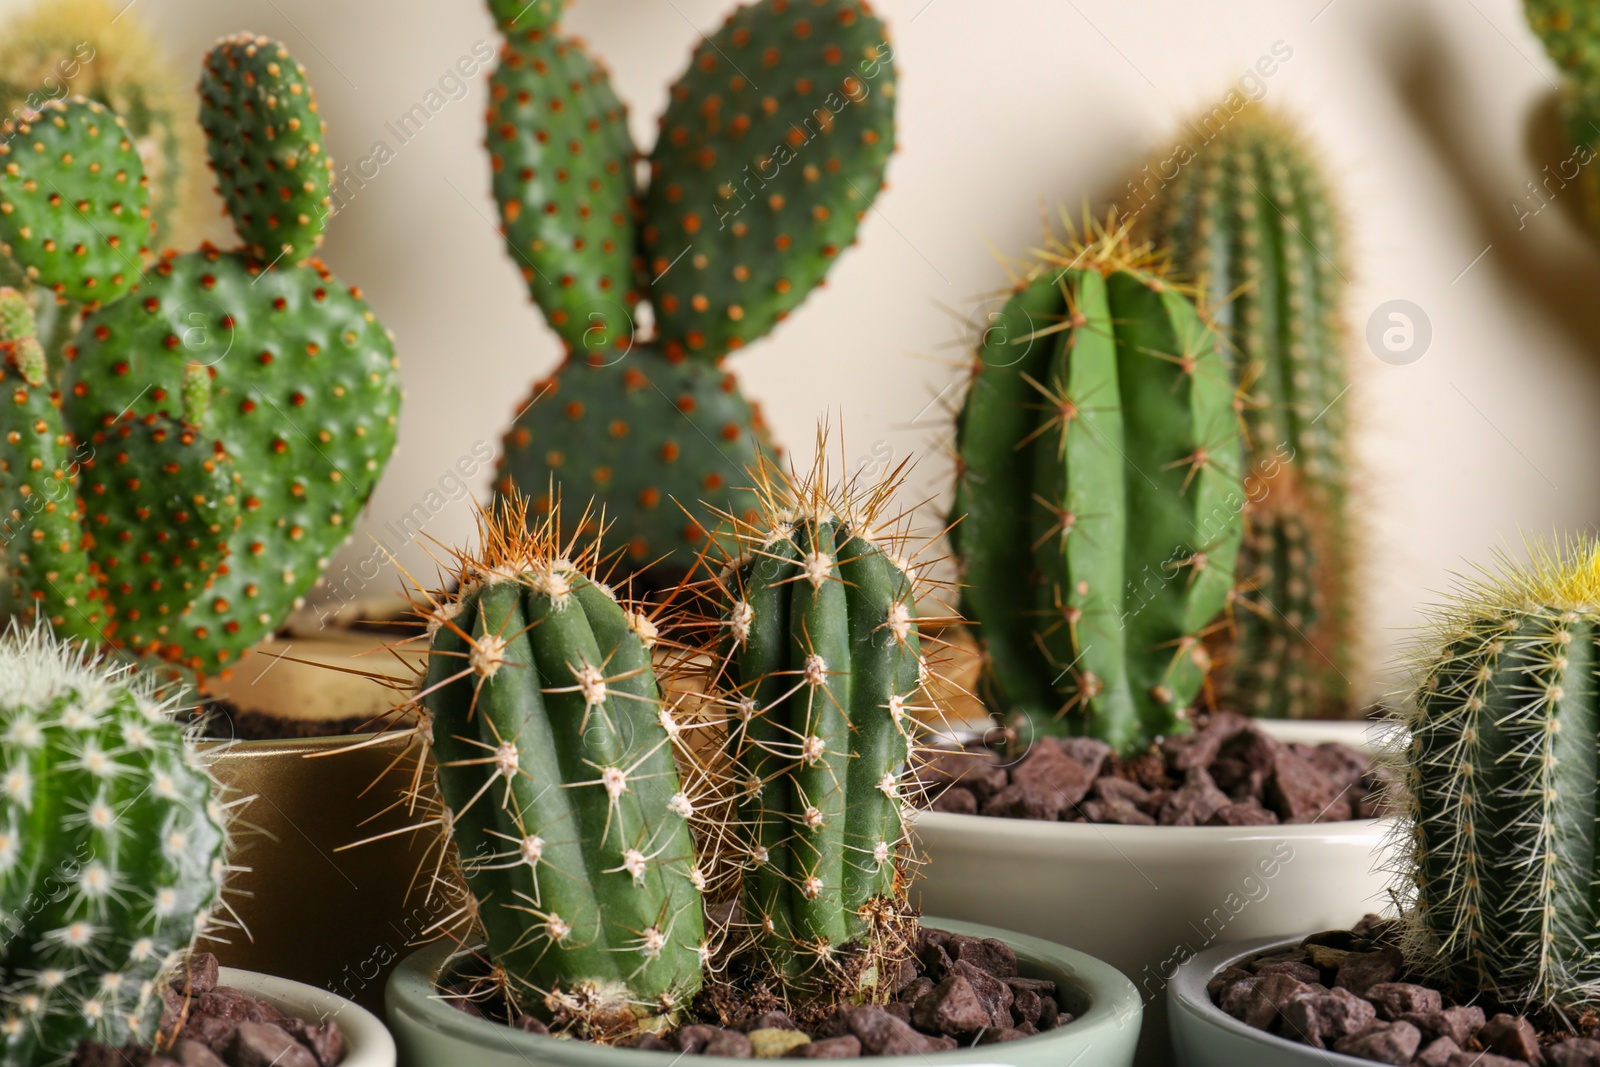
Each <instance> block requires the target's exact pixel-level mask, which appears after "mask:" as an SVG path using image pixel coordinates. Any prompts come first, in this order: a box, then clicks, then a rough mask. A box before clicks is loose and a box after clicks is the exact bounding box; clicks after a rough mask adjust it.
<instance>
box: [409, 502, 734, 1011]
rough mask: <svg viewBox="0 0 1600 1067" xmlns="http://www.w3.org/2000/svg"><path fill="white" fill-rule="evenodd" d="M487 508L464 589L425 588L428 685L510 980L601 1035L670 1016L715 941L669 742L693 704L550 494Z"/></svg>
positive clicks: (443, 763)
mask: <svg viewBox="0 0 1600 1067" xmlns="http://www.w3.org/2000/svg"><path fill="white" fill-rule="evenodd" d="M526 510H527V505H526V502H525V501H524V502H520V503H519V502H513V503H512V505H511V506H509V507H505V508H501V509H500V510H499V511H498V512H497V513H496V514H495V515H494V516H493V517H492V518H487V519H485V520H484V523H483V531H482V542H483V543H482V546H481V549H480V551H479V552H478V553H476V554H474V555H472V556H470V557H469V556H465V555H463V556H462V558H461V567H460V573H459V575H458V576H457V577H458V578H459V589H458V591H456V592H454V593H451V594H429V595H427V596H426V597H424V598H423V600H422V602H421V603H420V605H419V607H420V613H421V614H422V616H423V617H424V618H425V619H426V621H427V626H428V631H429V633H430V634H431V637H430V645H429V657H428V666H427V675H426V682H425V685H424V688H423V689H422V697H421V699H422V701H423V704H424V706H425V707H426V709H427V712H428V714H429V715H430V716H431V720H432V731H433V753H434V760H435V764H436V766H437V768H438V781H439V786H440V791H441V794H442V796H443V798H444V801H445V803H446V804H447V805H448V806H449V809H450V817H449V820H448V823H449V826H450V828H451V832H452V833H453V836H454V838H455V844H456V847H457V850H458V852H459V855H460V860H461V869H462V873H463V874H464V876H465V879H466V883H467V886H468V887H469V889H470V890H471V892H472V894H473V895H474V897H475V898H476V912H477V919H478V921H479V923H480V925H481V926H482V928H483V932H484V934H485V936H486V938H487V941H488V946H489V954H490V956H491V958H492V960H493V962H494V965H495V968H496V971H497V973H500V974H503V975H504V979H505V981H504V983H503V986H504V988H505V989H506V990H507V991H509V993H510V994H511V995H512V996H513V998H514V999H516V1000H518V1001H524V1002H525V1001H532V1002H533V1003H534V1004H540V1003H542V1004H543V1006H544V1007H545V1008H546V1009H547V1010H548V1011H549V1012H550V1013H551V1014H553V1015H554V1016H555V1017H556V1018H557V1019H559V1020H562V1021H569V1022H573V1023H578V1024H581V1025H582V1026H583V1027H584V1028H585V1029H586V1030H587V1031H588V1032H589V1033H590V1034H592V1035H593V1036H596V1037H601V1038H603V1037H605V1036H607V1035H609V1034H614V1033H617V1032H628V1031H630V1030H632V1029H634V1028H635V1027H636V1026H637V1025H638V1024H639V1023H640V1021H641V1018H640V1017H641V1016H643V1017H650V1016H659V1017H664V1016H670V1015H671V1014H672V1013H674V1012H675V1011H676V1010H678V1009H680V1008H683V1007H686V1006H687V1005H688V1002H689V1000H690V999H691V998H692V997H693V995H694V993H695V992H696V990H697V989H698V988H699V986H700V980H701V964H702V959H703V958H704V956H705V955H706V954H707V953H708V952H709V948H708V946H707V942H706V930H705V921H704V915H703V910H702V903H701V891H702V890H703V889H704V887H705V883H706V876H705V874H704V873H703V872H702V870H701V868H700V866H699V865H698V863H697V859H696V856H695V852H694V847H693V841H692V839H691V834H690V821H691V819H693V818H694V817H695V816H696V812H697V805H698V799H697V793H698V786H697V785H696V784H695V783H697V782H703V781H704V779H703V778H693V777H691V778H690V779H689V783H690V784H689V785H688V786H687V787H685V785H684V784H683V783H682V782H681V781H680V778H679V774H678V771H677V769H676V767H675V763H674V759H675V756H676V755H677V753H678V752H679V751H680V750H681V751H683V752H685V753H687V752H688V751H689V749H688V747H687V737H686V733H687V731H688V730H689V729H690V726H691V724H690V723H689V722H688V721H687V720H686V719H680V717H679V715H680V712H679V710H678V709H677V708H676V707H674V706H670V705H668V704H667V703H664V702H663V701H662V699H661V696H660V694H659V692H658V690H657V685H656V679H655V675H654V673H653V669H652V666H651V648H652V646H653V645H654V643H655V640H656V635H655V628H654V626H653V624H652V623H651V622H650V620H649V619H648V618H647V617H646V616H644V615H643V614H641V613H639V612H637V611H634V610H631V609H630V608H627V607H624V606H623V605H622V604H619V603H618V601H617V599H616V597H615V596H614V595H613V594H612V591H611V590H610V589H609V588H608V587H607V586H605V585H604V584H603V583H601V582H600V581H599V580H598V579H597V578H596V577H595V575H594V570H593V568H594V567H595V565H596V563H597V561H598V554H597V553H598V549H597V548H594V547H591V548H589V549H586V550H585V551H584V552H582V553H579V554H578V555H577V556H576V558H573V557H571V556H569V555H567V551H568V548H569V545H568V544H567V543H564V542H563V541H562V538H561V533H560V528H559V525H558V522H559V520H558V514H559V509H555V510H554V511H553V512H552V514H551V515H549V516H547V517H545V518H543V519H536V520H535V521H534V522H533V523H532V525H531V526H530V525H527V524H526Z"/></svg>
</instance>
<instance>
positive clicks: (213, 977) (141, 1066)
mask: <svg viewBox="0 0 1600 1067" xmlns="http://www.w3.org/2000/svg"><path fill="white" fill-rule="evenodd" d="M187 971H188V973H187V974H180V975H178V976H177V977H176V978H174V979H173V980H172V982H171V983H170V984H169V985H168V986H167V988H166V989H163V990H162V991H161V998H162V1000H163V1001H164V1002H165V1009H164V1010H163V1011H162V1013H161V1033H162V1034H163V1035H164V1037H165V1040H163V1041H162V1043H161V1045H162V1047H161V1051H159V1052H158V1051H156V1050H154V1049H152V1048H149V1047H148V1046H142V1045H127V1046H125V1047H123V1048H112V1047H110V1046H109V1045H102V1044H100V1043H99V1042H97V1041H85V1042H83V1043H82V1044H81V1045H79V1046H78V1050H77V1052H75V1053H74V1054H73V1056H72V1061H71V1067H265V1065H267V1064H271V1065H272V1067H335V1065H336V1064H338V1063H340V1062H341V1061H343V1059H344V1035H343V1034H342V1033H340V1032H339V1027H338V1024H337V1023H336V1022H334V1021H333V1020H331V1019H330V1020H329V1021H327V1022H324V1023H309V1022H307V1021H306V1020H304V1019H297V1018H294V1017H292V1016H288V1015H285V1014H283V1012H281V1011H279V1010H278V1009H277V1008H274V1007H273V1006H272V1005H271V1004H268V1003H266V1002H265V1001H261V1000H256V999H255V998H254V997H252V996H250V995H249V994H247V993H243V992H240V991H239V990H237V989H233V988H231V987H229V986H221V985H218V984H217V958H216V957H215V956H213V955H211V954H210V953H209V952H207V953H202V954H199V955H196V956H193V957H191V958H190V960H189V965H188V968H187Z"/></svg>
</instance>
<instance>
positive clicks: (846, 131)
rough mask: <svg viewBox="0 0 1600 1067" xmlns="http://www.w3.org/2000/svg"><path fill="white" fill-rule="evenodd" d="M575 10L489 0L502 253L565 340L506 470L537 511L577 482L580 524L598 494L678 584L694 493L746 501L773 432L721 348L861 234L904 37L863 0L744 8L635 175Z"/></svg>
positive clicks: (529, 406)
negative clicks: (752, 472)
mask: <svg viewBox="0 0 1600 1067" xmlns="http://www.w3.org/2000/svg"><path fill="white" fill-rule="evenodd" d="M562 6H563V5H562V4H561V3H559V2H551V3H547V4H536V5H531V6H530V5H528V4H517V3H513V2H511V0H491V3H490V4H489V7H490V9H491V11H492V12H493V14H494V16H495V18H496V21H497V23H498V24H499V26H500V28H501V30H502V32H503V33H504V35H505V45H504V47H503V48H502V50H501V54H500V65H499V67H498V69H497V70H496V71H495V73H494V76H493V79H492V81H491V84H490V94H491V99H490V104H489V110H488V118H487V130H486V144H487V147H488V150H489V155H490V163H491V168H492V171H493V184H494V196H495V199H496V201H497V202H498V203H499V207H500V217H501V220H502V231H503V233H504V235H505V242H506V251H507V254H508V255H509V257H510V259H511V261H512V263H513V264H515V265H516V266H517V268H518V269H519V270H520V271H521V272H522V275H523V278H524V279H525V280H526V282H527V285H528V291H529V294H530V295H531V297H532V298H533V301H534V303H535V304H536V305H538V307H539V308H540V309H541V311H543V313H544V317H545V319H546V321H547V322H548V323H549V325H550V327H551V328H552V329H553V330H554V331H555V332H556V333H557V334H558V335H559V336H560V338H561V341H562V344H563V346H564V348H565V349H566V353H567V356H566V359H565V361H564V362H563V363H562V364H561V366H560V367H559V368H558V369H557V370H556V371H555V373H554V374H552V375H551V376H549V377H548V378H545V379H543V380H541V381H539V382H537V383H535V385H534V387H533V390H532V392H531V394H530V395H529V397H528V399H527V400H526V401H524V402H523V403H521V404H519V405H518V406H517V412H516V417H515V420H514V421H513V423H512V425H511V428H510V430H509V431H508V432H507V434H506V438H505V442H504V446H503V449H502V453H501V459H500V469H499V473H498V478H497V482H496V484H497V487H498V489H499V491H500V492H501V493H502V494H505V493H509V492H512V491H513V490H515V491H517V492H520V493H521V494H523V495H524V496H527V497H529V498H530V499H532V500H533V501H534V504H535V510H536V512H542V511H544V510H545V509H547V508H549V507H550V506H551V501H552V496H551V486H552V483H553V482H560V483H562V484H563V485H564V486H565V493H564V498H565V499H566V501H567V506H568V508H569V512H570V513H569V514H568V515H567V516H566V517H565V520H566V525H567V527H568V528H571V529H576V522H577V520H578V519H579V518H580V517H581V516H582V515H583V514H584V513H585V512H584V509H585V506H586V505H587V503H588V502H589V500H590V499H591V498H593V499H594V500H597V501H599V502H600V503H601V504H602V505H603V513H604V516H605V520H606V521H607V522H608V523H609V524H610V527H611V530H612V536H613V537H615V538H616V539H618V541H619V542H620V544H621V546H622V548H623V550H624V554H623V559H624V566H625V567H626V568H627V570H629V571H632V572H638V580H639V581H640V582H641V583H642V584H641V589H645V588H648V589H650V590H663V589H667V588H670V587H671V586H672V585H673V584H675V583H676V582H677V581H678V579H680V578H681V577H683V576H684V575H685V574H686V573H687V572H688V570H689V568H690V567H691V566H692V565H693V563H694V560H695V558H696V555H697V553H698V552H699V551H700V550H701V549H702V548H703V547H704V545H703V541H704V539H705V537H706V536H707V530H706V524H705V523H703V522H702V521H701V515H702V512H701V511H700V509H699V507H698V505H699V504H700V503H701V502H706V503H708V504H709V505H710V506H712V507H714V508H716V509H719V510H722V511H730V512H734V513H736V514H743V513H745V512H749V511H751V509H753V508H754V507H755V502H754V499H753V498H752V497H751V496H750V495H749V494H748V493H747V492H745V491H743V490H742V489H741V488H740V487H741V486H742V484H743V480H744V471H745V469H746V468H747V467H749V466H750V465H752V464H753V463H755V461H756V460H757V459H758V458H759V457H760V456H761V455H763V454H767V453H769V452H770V451H771V449H772V447H773V446H772V443H771V440H770V438H769V435H768V433H767V430H766V427H765V425H764V424H763V422H762V419H761V413H760V410H759V408H758V407H757V406H756V405H755V404H753V403H752V402H750V401H748V400H746V399H745V397H744V395H743V394H742V393H741V391H740V389H739V386H738V383H737V381H736V380H735V378H734V377H733V375H732V373H731V372H729V371H727V370H725V369H724V368H723V366H722V361H723V359H724V357H726V356H727V355H729V354H730V353H732V352H735V351H737V350H739V349H741V348H743V347H744V346H746V345H749V344H752V343H754V342H756V341H758V340H759V339H760V338H761V337H763V336H764V335H765V334H767V333H768V332H769V331H770V330H772V329H773V328H774V327H775V326H776V325H777V324H778V323H779V322H781V321H782V320H783V319H784V318H786V317H787V316H788V314H789V313H790V312H791V311H792V310H793V309H794V308H795V307H797V306H798V305H799V304H800V303H801V302H802V301H803V300H804V299H805V298H806V297H807V296H808V295H809V294H810V293H811V291H812V290H813V289H814V288H816V287H818V286H820V285H822V284H823V281H824V278H825V275H826V274H827V271H828V268H829V267H831V266H832V264H833V262H834V260H835V259H836V257H837V256H838V254H839V253H840V252H841V251H843V250H844V249H845V248H847V247H848V246H849V245H850V244H851V243H853V242H854V240H855V235H856V228H857V225H858V224H859V222H860V220H861V219H862V218H863V217H864V216H865V215H866V212H867V210H868V208H869V207H871V205H872V201H873V199H874V197H875V196H876V195H877V193H878V190H879V188H880V186H881V185H882V184H883V174H884V169H885V167H886V166H887V164H888V159H889V153H890V152H891V151H892V150H893V148H894V98H895V73H894V67H893V50H892V49H891V47H890V45H889V42H888V38H887V34H886V31H885V28H884V25H883V23H882V22H881V21H880V20H879V19H878V18H877V17H876V16H875V15H874V14H873V12H872V10H871V9H870V7H869V5H868V4H866V3H864V2H863V0H823V2H821V3H810V2H807V3H801V2H796V0H760V2H757V3H750V4H746V5H744V6H742V7H739V8H737V9H735V10H734V11H733V13H732V14H730V15H729V17H728V19H727V21H726V22H725V23H724V25H723V26H722V27H721V28H720V29H719V30H717V32H715V33H713V34H711V35H710V36H708V37H706V38H705V39H704V40H703V41H701V42H700V44H699V45H698V46H697V47H696V48H695V51H694V55H693V57H692V58H691V60H690V63H689V66H688V68H687V69H686V70H685V71H684V73H683V75H682V76H681V77H680V78H679V79H678V81H677V82H676V83H675V84H674V85H673V86H672V88H671V90H670V93H669V97H668V103H667V110H666V112H665V114H664V115H663V116H662V117H661V120H660V129H661V132H660V135H659V136H658V137H657V139H656V143H655V146H654V148H653V149H652V150H651V153H650V156H649V181H648V184H647V185H644V186H641V185H639V184H638V183H637V182H636V175H637V173H638V168H637V167H636V163H637V162H638V154H637V152H636V150H635V148H634V145H633V141H632V139H631V137H630V135H629V133H628V128H627V122H626V119H627V114H626V110H625V108H624V107H623V105H622V104H621V103H620V102H619V101H618V99H617V97H616V95H615V94H614V93H613V92H612V89H611V83H610V79H609V76H608V75H607V73H606V71H605V69H604V68H603V67H602V66H600V65H599V63H598V62H596V61H595V60H594V59H593V58H591V57H590V56H589V55H588V53H587V52H586V51H585V49H584V47H583V44H582V42H580V41H578V40H577V39H575V38H572V37H569V36H566V35H564V34H563V33H562V32H561V30H560V28H559V26H558V24H557V23H558V20H559V17H560V14H561V8H562ZM646 301H648V306H649V311H650V318H649V319H646V318H644V317H642V316H641V315H640V308H641V305H642V304H644V303H645V302H646ZM650 322H653V326H652V325H648V323H650ZM592 514H593V518H594V520H595V521H596V522H598V521H599V516H600V514H601V513H600V512H599V511H596V512H594V513H592ZM711 525H713V526H714V525H715V523H711Z"/></svg>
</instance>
